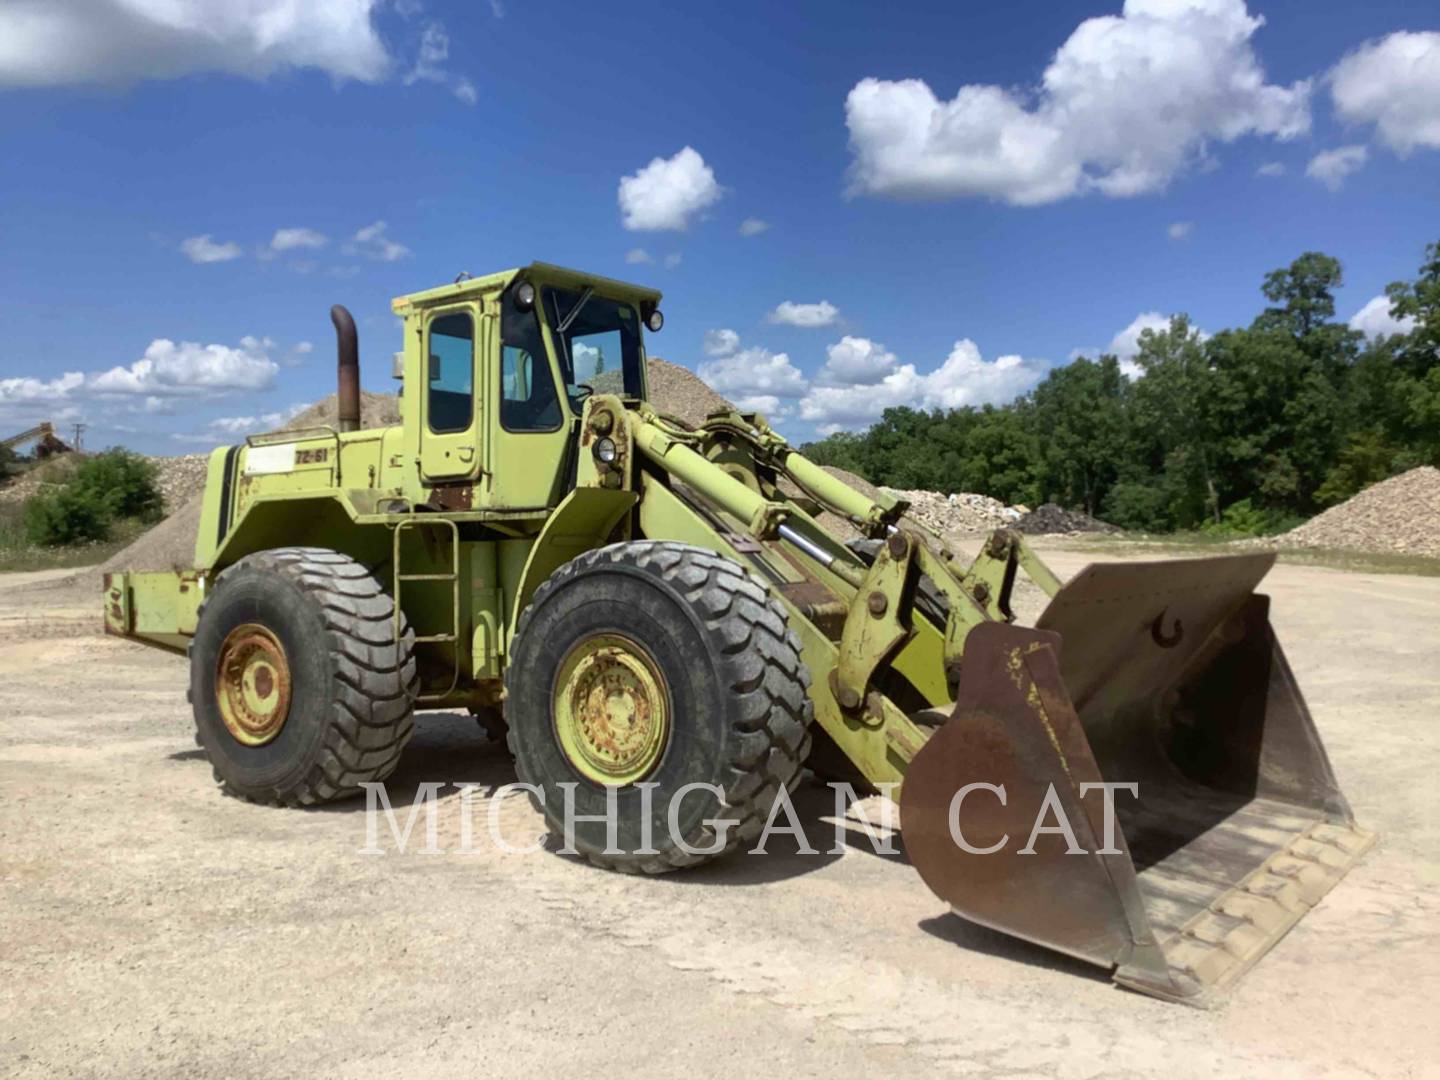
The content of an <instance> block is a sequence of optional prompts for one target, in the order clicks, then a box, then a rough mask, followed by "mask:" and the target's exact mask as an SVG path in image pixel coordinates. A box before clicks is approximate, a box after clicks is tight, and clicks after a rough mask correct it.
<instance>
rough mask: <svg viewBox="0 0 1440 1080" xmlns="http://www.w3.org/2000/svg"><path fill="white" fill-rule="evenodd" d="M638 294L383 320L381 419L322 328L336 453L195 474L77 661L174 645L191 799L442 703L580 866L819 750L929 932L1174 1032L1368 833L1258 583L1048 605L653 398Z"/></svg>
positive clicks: (591, 290)
mask: <svg viewBox="0 0 1440 1080" xmlns="http://www.w3.org/2000/svg"><path fill="white" fill-rule="evenodd" d="M659 302H660V294H659V293H658V292H655V291H653V290H650V289H646V288H641V287H638V286H635V285H630V284H625V283H623V282H619V281H611V280H607V279H605V278H602V277H598V276H595V275H593V274H585V273H579V272H576V271H572V270H565V269H562V268H560V267H556V266H550V265H545V264H539V263H537V264H534V265H531V266H528V267H525V268H522V269H517V270H509V271H505V272H503V273H497V274H491V275H488V276H485V277H476V278H468V277H462V279H461V280H457V281H456V283H454V284H452V285H447V286H443V287H440V288H436V289H431V290H428V291H425V292H419V293H414V294H411V295H408V296H404V297H401V298H399V299H397V300H396V301H394V305H393V307H394V312H395V314H396V315H397V316H398V317H399V318H400V320H401V321H402V322H403V327H404V329H403V340H404V346H403V349H402V351H401V352H400V353H398V354H397V355H396V361H395V374H396V375H397V377H399V378H401V379H402V380H403V391H402V398H401V402H402V405H401V415H402V422H401V423H400V424H399V425H398V426H394V427H386V428H382V429H361V427H360V411H359V373H358V356H357V346H356V338H355V329H354V322H353V320H352V319H351V318H350V316H349V314H348V312H346V311H345V309H344V308H341V307H336V308H335V309H333V310H332V312H331V315H332V319H333V320H334V322H335V325H336V329H337V333H338V339H339V386H340V394H339V418H338V423H337V425H336V426H335V427H334V428H331V427H317V428H313V429H308V430H303V431H292V432H285V433H281V434H271V435H259V436H254V437H251V438H249V439H247V440H246V441H245V442H244V443H243V444H240V445H237V446H231V447H227V448H222V449H219V450H217V451H216V452H215V453H214V455H213V456H212V457H211V459H210V463H209V475H208V481H207V486H206V490H205V501H204V514H203V517H202V520H201V524H200V531H199V536H198V538H197V542H196V552H195V568H194V569H192V570H188V571H184V572H179V573H160V574H155V573H121V574H114V575H111V576H110V577H108V578H107V579H106V583H105V620H106V627H107V629H108V630H109V631H110V632H112V633H115V634H118V635H121V636H124V637H127V638H131V639H134V640H137V641H141V642H145V643H148V644H151V645H154V646H157V647H159V648H163V649H169V650H171V651H176V652H185V653H188V655H189V658H190V698H191V703H192V706H193V709H194V714H195V723H196V729H197V735H198V739H199V741H200V743H201V745H202V746H203V747H204V749H205V751H206V753H207V755H208V756H209V758H210V761H211V763H212V765H213V766H214V770H215V774H216V777H217V779H218V781H219V783H220V784H221V785H222V786H223V788H224V789H225V790H227V791H229V792H231V793H233V794H236V795H239V796H243V797H245V798H249V799H253V800H258V801H262V802H268V803H276V804H286V805H308V804H312V803H318V802H322V801H326V800H330V799H338V798H344V797H348V796H353V795H355V794H356V793H357V792H359V791H360V790H361V788H362V785H364V784H367V783H373V782H378V781H383V780H384V779H385V777H387V776H388V775H390V773H391V771H392V770H393V769H394V768H395V766H396V763H397V761H398V760H399V758H400V755H401V753H402V752H403V750H404V746H405V743H406V740H407V739H408V738H409V736H410V734H411V732H412V730H413V727H414V716H415V713H416V712H418V711H425V710H436V709H452V710H453V709H469V710H471V711H472V712H473V713H475V715H476V716H477V717H478V718H479V719H480V721H481V723H482V724H483V725H484V726H485V727H486V729H487V730H488V731H489V732H491V733H492V734H494V735H497V736H502V737H504V738H505V739H506V740H507V741H508V745H509V748H510V750H511V752H512V753H513V755H514V758H515V765H516V771H517V773H518V774H519V777H520V779H521V780H523V781H525V782H527V783H529V784H531V785H533V789H534V791H535V792H536V794H537V798H536V801H537V803H538V804H539V805H540V807H541V809H542V810H543V812H544V814H545V815H546V817H547V819H548V820H549V822H550V824H551V826H552V828H555V829H557V830H558V829H560V828H561V827H562V826H564V825H566V824H567V822H565V821H562V820H561V808H562V807H566V808H567V809H569V810H572V811H573V812H574V815H575V822H570V823H569V824H571V825H572V826H573V829H574V841H573V842H574V844H575V849H576V850H577V851H579V852H580V853H581V854H583V855H584V856H585V857H587V858H588V859H590V860H591V861H592V862H595V863H597V864H599V865H602V866H606V867H609V868H612V869H617V870H622V871H632V872H633V871H643V872H655V871H663V870H669V869H675V868H681V867H685V866H689V865H692V864H694V863H697V862H700V861H703V860H704V859H707V858H713V857H716V856H720V855H724V854H725V853H726V852H729V851H732V850H734V849H736V848H738V847H743V846H745V845H746V844H747V842H748V841H750V840H752V839H753V838H754V837H756V836H757V835H758V834H759V833H760V832H761V831H762V829H763V827H764V825H765V824H766V822H767V820H768V817H769V815H770V814H771V812H772V810H773V809H774V807H775V804H776V802H777V800H778V799H780V798H781V797H782V794H783V793H785V792H788V791H789V790H790V789H792V788H793V787H794V786H795V785H796V783H797V782H798V781H799V780H800V778H801V776H802V770H803V769H804V768H805V766H806V764H807V761H808V762H810V763H811V765H812V767H814V768H815V769H816V770H817V771H819V770H820V765H819V762H820V758H821V756H822V754H823V756H824V757H825V758H826V759H827V760H828V761H829V762H830V763H831V764H832V766H833V764H834V763H835V762H836V761H839V762H840V763H841V764H846V765H848V767H849V768H850V769H851V770H852V775H854V774H858V776H859V777H860V778H863V780H864V781H865V782H868V784H870V785H873V786H874V788H876V789H878V790H882V791H885V792H887V793H889V794H890V795H891V796H892V797H895V798H897V799H898V801H899V804H900V813H901V828H902V833H903V839H904V844H905V850H906V853H907V855H908V857H909V859H910V861H911V862H912V863H913V864H914V866H915V868H916V869H917V870H918V871H919V873H920V875H921V877H922V878H923V879H924V881H925V882H926V884H927V885H929V886H930V888H931V889H933V890H934V891H935V892H936V893H937V894H938V895H939V896H940V897H941V898H942V899H943V900H944V901H945V902H947V903H948V904H949V905H951V907H952V908H953V909H954V911H955V912H956V913H958V914H960V915H962V916H964V917H965V918H968V919H972V920H975V921H977V922H980V923H983V924H985V925H987V926H990V927H993V928H995V929H998V930H1001V931H1004V932H1005V933H1008V934H1014V935H1016V936H1019V937H1022V938H1025V939H1028V940H1030V941H1032V942H1036V943H1039V944H1041V945H1044V946H1048V947H1050V948H1053V949H1057V950H1060V951H1063V952H1066V953H1069V954H1071V955H1073V956H1077V957H1080V958H1082V959H1084V960H1087V961H1090V962H1093V963H1095V964H1098V965H1103V966H1105V967H1107V968H1109V969H1111V970H1112V971H1113V973H1114V977H1115V979H1116V980H1117V981H1118V982H1120V983H1123V984H1124V985H1126V986H1130V987H1133V988H1136V989H1139V990H1142V991H1145V992H1147V993H1150V994H1154V995H1157V996H1160V997H1164V998H1169V999H1173V1000H1179V1001H1187V1002H1192V1003H1203V1002H1208V1001H1210V1000H1213V999H1214V998H1215V996H1216V994H1217V992H1218V991H1221V990H1223V989H1224V988H1225V987H1226V986H1227V985H1228V984H1230V983H1231V982H1233V980H1234V979H1236V978H1237V977H1238V976H1239V975H1240V974H1241V973H1242V972H1243V971H1244V970H1245V969H1246V968H1247V967H1248V966H1249V965H1250V964H1251V963H1253V962H1254V961H1255V960H1256V959H1257V958H1259V957H1260V956H1261V955H1262V954H1263V953H1264V952H1265V951H1266V950H1267V949H1269V948H1270V947H1271V946H1272V945H1274V944H1275V942H1276V941H1277V940H1279V938H1280V937H1281V936H1283V935H1284V933H1285V932H1286V931H1287V930H1288V929H1289V928H1290V927H1291V926H1292V925H1293V924H1294V923H1295V922H1296V920H1298V919H1299V918H1300V917H1301V916H1302V915H1303V914H1304V913H1305V912H1306V911H1308V910H1309V909H1310V908H1311V907H1313V906H1314V905H1315V904H1316V903H1317V902H1318V901H1319V900H1320V898H1321V897H1322V896H1323V895H1324V894H1325V893H1326V892H1327V891H1328V890H1329V889H1330V888H1331V887H1332V886H1333V885H1334V884H1335V882H1336V881H1338V880H1339V878H1341V877H1342V876H1344V874H1345V873H1346V872H1347V871H1348V870H1349V869H1350V867H1351V866H1353V865H1354V863H1355V862H1356V860H1357V859H1358V858H1359V857H1360V856H1361V855H1362V853H1363V852H1364V851H1365V850H1366V848H1367V847H1368V846H1369V845H1370V844H1371V843H1372V839H1373V838H1372V836H1371V835H1370V834H1369V833H1367V832H1365V831H1364V830H1362V829H1360V828H1359V827H1357V826H1356V824H1355V822H1354V820H1353V817H1352V815H1351V812H1350V808H1349V806H1348V805H1347V803H1346V801H1345V798H1344V796H1343V795H1342V794H1341V793H1340V790H1339V787H1338V786H1337V784H1336V780H1335V776H1334V773H1333V772H1332V770H1331V767H1330V764H1329V762H1328V761H1327V759H1326V756H1325V751H1324V748H1323V747H1322V745H1321V742H1320V739H1319V736H1318V734H1317V732H1316V730H1315V725H1314V723H1313V721H1312V720H1311V717H1310V713H1309V711H1308V710H1307V708H1306V706H1305V701H1304V698H1303V697H1302V695H1301V693H1300V690H1299V688H1298V687H1297V686H1296V685H1295V681H1294V678H1293V677H1292V675H1291V672H1290V669H1289V667H1288V666H1287V664H1286V661H1285V656H1284V653H1283V652H1282V651H1281V649H1280V646H1279V644H1278V643H1277V641H1276V640H1275V636H1274V633H1273V631H1272V629H1271V626H1270V622H1269V619H1268V617H1267V601H1266V598H1265V597H1264V596H1262V595H1258V594H1257V593H1256V592H1255V589H1256V587H1257V586H1258V585H1259V583H1260V581H1261V579H1262V578H1263V577H1264V576H1265V573H1266V571H1267V570H1268V569H1269V567H1270V564H1271V561H1272V556H1270V555H1268V554H1254V555H1242V556H1235V557H1229V558H1211V559H1196V560H1175V561H1166V562H1157V563H1140V564H1125V565H1120V564H1109V565H1104V564H1102V565H1094V566H1091V567H1089V568H1087V569H1086V570H1084V571H1083V572H1081V573H1080V574H1079V575H1078V576H1076V577H1075V578H1074V579H1073V580H1071V581H1069V582H1068V583H1065V584H1063V585H1062V584H1061V582H1060V581H1059V580H1057V579H1056V577H1055V576H1054V575H1053V574H1051V573H1050V571H1049V570H1047V569H1046V568H1045V566H1044V565H1043V564H1042V563H1041V562H1040V560H1039V559H1038V558H1037V557H1036V556H1035V555H1034V553H1033V552H1032V551H1031V550H1030V549H1029V548H1028V547H1027V546H1026V544H1025V541H1024V540H1023V539H1022V538H1021V537H1020V536H1018V535H1016V534H1015V533H1013V532H1009V531H1006V530H1001V531H998V532H995V533H994V534H993V535H991V536H990V537H989V538H988V540H987V541H986V542H985V544H984V546H983V548H982V549H981V551H980V554H979V555H978V557H976V558H975V559H974V560H973V561H969V562H963V561H962V560H960V559H958V558H957V556H956V554H955V552H954V551H952V550H951V549H950V548H949V547H948V546H947V544H946V542H945V540H944V539H943V538H941V537H938V536H935V535H933V534H931V533H930V532H928V531H927V530H926V529H925V528H923V527H922V526H921V525H920V524H919V523H918V522H916V521H915V520H913V519H912V518H911V517H910V516H909V515H907V512H906V511H907V505H906V504H905V503H904V502H903V501H901V500H898V499H895V498H892V497H890V496H887V495H881V496H878V497H876V498H874V499H872V498H869V497H867V496H864V495H862V494H861V493H859V492H858V491H856V490H854V489H852V488H850V487H849V486H847V485H845V484H843V483H841V482H839V481H838V480H836V479H835V478H834V477H832V476H831V475H830V474H829V473H827V472H826V471H825V470H823V469H821V468H819V467H818V466H816V465H815V464H814V463H812V462H810V461H808V460H807V459H806V458H805V457H803V456H802V455H800V454H799V453H797V452H796V451H795V450H794V449H792V448H791V447H790V446H789V445H788V444H787V442H786V441H785V440H784V439H783V438H782V437H781V436H780V435H778V434H777V433H776V432H775V431H774V430H773V429H771V428H770V427H769V425H768V424H767V423H766V422H765V420H764V418H763V417H761V416H759V415H756V414H748V413H736V412H719V413H715V414H712V415H711V416H710V417H709V418H708V419H707V420H706V421H705V422H704V423H702V424H700V425H699V426H691V425H690V424H687V423H685V422H683V421H681V420H679V419H677V418H675V417H671V416H667V415H665V414H664V413H663V412H660V411H658V410H657V409H656V408H654V407H653V406H652V405H651V404H650V403H648V401H647V384H646V357H645V335H646V332H647V331H648V332H649V333H654V332H656V331H658V330H659V329H660V327H661V325H662V323H663V316H662V315H661V312H660V309H659ZM824 512H828V513H831V514H835V515H839V516H840V517H842V518H844V519H846V520H848V521H849V522H850V523H851V524H852V525H853V526H854V527H855V528H856V529H858V530H859V531H860V532H861V533H862V534H863V536H864V537H865V538H866V539H865V540H864V541H862V542H859V543H855V544H853V545H850V546H847V545H846V544H845V543H842V542H841V541H840V540H839V539H838V538H837V537H836V536H834V535H832V534H831V533H829V532H827V531H826V529H824V528H822V527H821V525H820V524H819V521H820V520H821V518H822V514H823V513H824ZM1021 573H1023V574H1025V575H1027V576H1028V577H1029V578H1030V579H1031V580H1032V581H1033V582H1034V583H1035V584H1037V585H1038V586H1039V587H1040V588H1041V589H1042V590H1044V592H1046V593H1047V594H1049V596H1050V597H1051V600H1050V603H1049V606H1048V608H1047V609H1046V610H1045V612H1044V614H1043V615H1041V617H1040V619H1039V621H1038V623H1036V625H1035V626H1033V627H1025V626H1020V625H1018V624H1017V621H1016V619H1015V616H1014V614H1013V613H1012V610H1011V604H1010V601H1011V594H1012V589H1013V587H1014V584H1015V580H1016V576H1017V575H1018V574H1021ZM812 753H813V754H814V758H813V759H812V757H811V755H812ZM567 796H568V798H567ZM567 804H568V805H567ZM607 814H608V815H610V818H609V820H606V815H607ZM586 819H593V820H586Z"/></svg>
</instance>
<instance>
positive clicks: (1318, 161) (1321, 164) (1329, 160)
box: [1305, 146, 1370, 191]
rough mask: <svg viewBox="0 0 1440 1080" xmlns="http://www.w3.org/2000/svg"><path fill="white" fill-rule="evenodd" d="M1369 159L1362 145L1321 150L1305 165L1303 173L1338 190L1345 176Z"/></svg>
mask: <svg viewBox="0 0 1440 1080" xmlns="http://www.w3.org/2000/svg"><path fill="white" fill-rule="evenodd" d="M1369 160H1370V151H1369V150H1367V149H1365V147H1363V146H1340V147H1337V148H1335V149H1334V150H1322V151H1320V153H1318V154H1316V155H1315V156H1314V157H1313V158H1311V159H1310V164H1309V165H1306V166H1305V175H1306V176H1308V177H1310V179H1312V180H1318V181H1320V183H1322V184H1324V185H1325V186H1326V187H1327V188H1329V189H1330V190H1331V191H1339V190H1340V189H1341V187H1343V186H1344V184H1345V178H1346V177H1348V176H1349V175H1350V174H1351V173H1356V172H1359V171H1360V170H1361V169H1362V168H1364V167H1365V163H1366V162H1367V161H1369Z"/></svg>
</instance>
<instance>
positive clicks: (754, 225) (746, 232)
mask: <svg viewBox="0 0 1440 1080" xmlns="http://www.w3.org/2000/svg"><path fill="white" fill-rule="evenodd" d="M769 231H770V223H769V222H768V221H761V220H760V219H759V218H755V217H747V218H746V219H745V220H744V221H742V222H740V235H741V236H759V235H760V234H761V233H763V232H769Z"/></svg>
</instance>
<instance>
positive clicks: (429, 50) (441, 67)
mask: <svg viewBox="0 0 1440 1080" xmlns="http://www.w3.org/2000/svg"><path fill="white" fill-rule="evenodd" d="M449 59H450V35H449V34H447V33H446V32H445V27H444V26H442V25H441V24H440V23H438V22H431V23H427V24H426V26H425V29H424V31H423V32H422V33H421V35H420V52H419V54H418V55H417V56H416V57H415V66H414V67H412V68H411V69H410V71H409V73H408V74H406V76H405V85H406V86H413V85H414V84H415V83H417V82H427V83H434V84H436V85H437V86H443V87H445V88H446V89H447V90H449V91H450V92H451V93H452V94H454V95H455V96H456V97H457V98H459V99H460V100H461V101H463V102H464V103H465V104H466V105H474V104H475V103H476V102H477V101H479V100H480V94H479V92H478V91H477V90H476V89H475V84H474V83H472V82H471V81H470V80H469V79H467V78H465V77H464V76H463V75H456V74H455V73H454V72H452V71H450V70H449V69H448V68H447V67H446V61H448V60H449Z"/></svg>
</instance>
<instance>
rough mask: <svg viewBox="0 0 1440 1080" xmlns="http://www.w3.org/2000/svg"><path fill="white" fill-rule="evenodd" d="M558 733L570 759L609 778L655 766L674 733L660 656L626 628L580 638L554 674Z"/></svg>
mask: <svg viewBox="0 0 1440 1080" xmlns="http://www.w3.org/2000/svg"><path fill="white" fill-rule="evenodd" d="M552 711H553V713H554V717H555V734H556V737H557V738H558V740H559V742H560V749H561V750H562V751H564V753H565V756H566V757H567V758H568V759H569V761H570V764H571V765H573V766H574V767H575V768H576V770H577V771H578V772H579V773H580V774H581V775H582V776H584V777H586V778H587V779H590V780H594V781H596V782H597V783H601V784H609V785H615V786H618V785H624V784H633V783H636V782H638V781H640V780H643V779H644V778H645V777H646V776H648V775H650V773H651V772H652V771H654V769H655V766H656V765H657V764H658V763H659V761H660V757H661V755H662V754H663V753H664V752H665V745H666V743H667V742H669V740H670V703H669V696H668V694H667V693H666V689H665V679H664V677H663V676H662V675H661V674H660V669H659V667H658V666H657V665H656V663H655V660H654V658H653V657H651V655H650V654H649V653H648V652H646V651H645V649H644V648H642V647H641V646H640V645H639V644H637V643H636V642H634V641H631V640H630V639H629V638H627V637H625V636H624V635H622V634H596V635H594V636H593V637H588V638H586V639H584V640H583V641H581V642H579V643H578V644H576V645H575V647H574V648H572V649H571V650H570V652H569V653H568V654H567V655H566V657H565V659H564V661H563V662H562V663H561V665H560V671H559V673H558V675H557V676H556V678H555V692H554V698H553V705H552Z"/></svg>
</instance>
